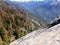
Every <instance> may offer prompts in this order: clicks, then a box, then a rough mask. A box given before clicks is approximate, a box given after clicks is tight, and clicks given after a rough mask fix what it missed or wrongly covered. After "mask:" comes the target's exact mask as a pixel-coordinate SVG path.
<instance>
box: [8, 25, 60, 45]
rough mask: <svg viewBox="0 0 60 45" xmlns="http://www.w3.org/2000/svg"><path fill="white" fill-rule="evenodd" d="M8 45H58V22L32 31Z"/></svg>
mask: <svg viewBox="0 0 60 45" xmlns="http://www.w3.org/2000/svg"><path fill="white" fill-rule="evenodd" d="M9 45H60V24H58V25H56V26H53V27H51V28H49V29H46V28H45V29H39V30H37V31H34V32H32V33H30V34H28V35H26V36H24V37H22V38H20V39H18V40H16V41H14V42H12V43H11V44H9Z"/></svg>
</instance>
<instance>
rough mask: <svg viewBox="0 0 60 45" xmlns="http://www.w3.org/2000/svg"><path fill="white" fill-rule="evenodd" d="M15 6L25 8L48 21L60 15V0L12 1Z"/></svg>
mask: <svg viewBox="0 0 60 45" xmlns="http://www.w3.org/2000/svg"><path fill="white" fill-rule="evenodd" d="M8 2H10V3H12V4H13V5H14V6H16V7H18V8H22V9H23V10H25V11H27V12H29V13H31V14H34V15H33V16H35V17H37V18H38V19H44V20H45V21H47V22H50V21H51V20H53V19H54V18H55V17H56V16H58V15H60V1H58V0H50V1H47V0H46V1H39V2H34V1H31V2H11V1H8Z"/></svg>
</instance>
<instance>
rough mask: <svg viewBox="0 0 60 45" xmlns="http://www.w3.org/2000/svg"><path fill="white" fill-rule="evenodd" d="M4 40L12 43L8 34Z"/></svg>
mask: <svg viewBox="0 0 60 45" xmlns="http://www.w3.org/2000/svg"><path fill="white" fill-rule="evenodd" d="M3 41H5V42H6V43H10V37H9V36H8V35H4V36H3Z"/></svg>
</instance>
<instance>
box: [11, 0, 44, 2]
mask: <svg viewBox="0 0 60 45" xmlns="http://www.w3.org/2000/svg"><path fill="white" fill-rule="evenodd" d="M11 1H20V2H22V1H23V2H28V1H44V0H11Z"/></svg>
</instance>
